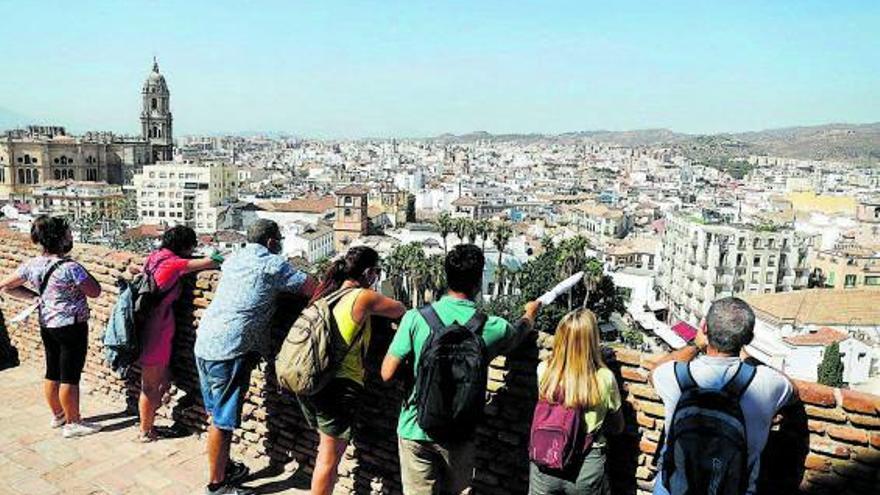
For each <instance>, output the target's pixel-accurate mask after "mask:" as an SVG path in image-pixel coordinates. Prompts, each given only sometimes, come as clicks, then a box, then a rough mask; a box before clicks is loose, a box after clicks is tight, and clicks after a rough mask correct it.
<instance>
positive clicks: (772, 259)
mask: <svg viewBox="0 0 880 495" xmlns="http://www.w3.org/2000/svg"><path fill="white" fill-rule="evenodd" d="M767 266H776V255H775V254H771V255H770V256H768V257H767Z"/></svg>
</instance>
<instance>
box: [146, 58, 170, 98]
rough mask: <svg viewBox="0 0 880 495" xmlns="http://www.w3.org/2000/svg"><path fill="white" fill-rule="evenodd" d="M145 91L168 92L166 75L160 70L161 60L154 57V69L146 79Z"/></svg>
mask: <svg viewBox="0 0 880 495" xmlns="http://www.w3.org/2000/svg"><path fill="white" fill-rule="evenodd" d="M143 92H144V93H167V92H168V85H167V84H166V83H165V76H163V75H162V74H161V73H160V72H159V62H157V61H156V58H155V57H153V70H152V71H151V72H150V75H149V76H147V80H146V81H144V90H143Z"/></svg>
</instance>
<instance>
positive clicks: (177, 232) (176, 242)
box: [162, 225, 199, 256]
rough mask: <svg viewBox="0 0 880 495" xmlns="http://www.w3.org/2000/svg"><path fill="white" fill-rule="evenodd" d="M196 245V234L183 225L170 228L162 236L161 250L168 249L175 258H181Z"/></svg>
mask: <svg viewBox="0 0 880 495" xmlns="http://www.w3.org/2000/svg"><path fill="white" fill-rule="evenodd" d="M198 245H199V241H198V238H196V232H195V231H194V230H193V229H191V228H189V227H187V226H185V225H176V226H174V227H171V228H170V229H168V230H166V231H165V233H164V234H163V235H162V248H164V249H168V250H169V251H171V252H172V253H174V254H176V255H177V256H183V255H184V254H186V252H187V251H189V250H190V249H193V248H195V247H196V246H198Z"/></svg>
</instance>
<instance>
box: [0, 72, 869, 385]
mask: <svg viewBox="0 0 880 495" xmlns="http://www.w3.org/2000/svg"><path fill="white" fill-rule="evenodd" d="M169 79H173V75H169ZM169 86H170V85H169V84H168V83H166V75H165V74H163V73H162V72H161V71H160V68H159V63H158V62H157V61H155V60H154V62H153V65H152V68H151V69H150V70H149V72H148V75H147V77H146V80H145V81H144V84H143V87H142V89H141V94H140V98H141V102H142V112H141V114H140V117H139V118H140V128H141V133H140V134H139V135H136V136H123V135H115V134H113V133H109V132H87V133H85V134H82V135H70V134H69V133H68V132H66V130H65V128H64V127H63V125H62V124H63V123H52V125H31V126H25V127H23V128H18V129H9V130H6V131H5V132H4V134H3V137H2V139H0V194H2V196H3V197H4V198H6V199H5V201H4V205H3V207H2V214H3V222H4V223H5V224H6V225H7V226H8V227H9V228H12V229H16V230H19V231H23V232H27V231H28V230H29V228H30V223H31V221H32V220H33V218H34V217H35V216H36V215H39V214H51V215H61V216H66V217H68V218H69V219H70V220H71V222H72V225H74V227H75V228H74V230H75V237H76V239H77V240H78V241H80V242H83V243H92V244H105V245H110V246H112V247H114V248H117V249H122V250H132V251H138V252H146V251H149V249H151V248H152V247H153V246H154V245H155V242H156V239H158V238H159V237H160V236H161V235H162V232H163V231H164V230H165V229H167V228H169V227H171V226H174V225H179V224H182V225H187V226H189V227H192V228H193V229H195V231H196V232H197V233H198V235H199V251H201V252H205V253H209V252H213V251H215V250H216V251H219V252H221V253H224V254H225V253H230V252H234V251H235V250H236V249H238V248H240V247H242V246H244V244H245V235H244V233H245V231H246V230H247V229H248V227H249V226H250V225H252V224H253V223H254V222H255V221H257V220H258V219H271V220H274V221H276V222H277V223H278V224H279V225H280V226H281V228H282V231H283V235H284V244H283V253H284V255H286V256H287V257H288V258H290V259H291V260H292V261H293V263H294V264H295V265H297V266H301V267H303V268H305V269H306V270H308V271H310V272H312V273H318V272H320V271H321V270H322V269H323V267H325V266H326V264H327V262H328V261H329V260H330V259H332V258H333V257H334V255H336V254H338V253H341V252H344V251H345V250H346V249H347V248H348V247H351V246H356V245H367V246H370V247H372V248H374V249H376V250H377V251H378V252H379V253H380V255H381V256H382V258H383V259H384V260H385V262H384V264H385V268H386V271H385V273H384V275H383V282H382V287H383V291H385V292H387V293H394V294H395V295H396V296H398V297H403V298H404V300H406V301H408V302H411V303H412V304H413V305H418V304H421V303H422V302H425V301H431V300H433V299H434V297H436V296H437V295H438V294H440V293H442V290H443V287H442V283H443V282H442V276H439V277H438V276H437V275H436V274H437V273H438V266H441V268H440V270H441V271H442V254H443V253H444V252H446V251H447V250H448V249H449V248H450V247H451V246H453V245H456V244H459V243H462V242H471V243H476V244H478V245H481V246H482V247H484V249H485V251H486V258H487V266H486V272H485V274H484V279H483V284H484V288H483V294H484V296H483V299H484V303H485V304H489V305H496V306H497V307H499V308H501V307H503V306H504V305H505V304H506V303H507V302H509V301H512V300H518V299H522V298H523V297H525V296H529V297H534V295H533V293H535V294H537V293H540V292H536V291H538V290H539V289H541V288H542V287H544V286H547V285H550V284H552V283H555V282H557V281H558V280H560V279H561V278H564V276H566V275H570V274H571V273H574V272H575V271H577V270H580V269H581V267H582V266H590V267H592V268H591V269H592V274H591V275H590V276H589V277H587V279H585V282H584V284H583V285H584V287H583V289H582V290H581V292H577V291H576V292H575V295H573V296H572V297H571V299H578V300H574V301H569V305H572V304H574V305H579V304H582V303H583V304H585V305H589V306H590V307H593V308H601V311H598V313H599V314H600V316H602V320H603V321H602V336H603V340H605V341H606V342H608V343H614V345H619V346H624V347H632V348H636V349H642V350H654V351H662V350H670V349H677V348H680V347H682V346H684V345H685V343H686V342H689V341H691V340H692V339H693V338H694V335H695V333H696V328H697V326H698V325H699V323H700V321H701V319H702V318H703V317H704V316H705V313H706V310H707V308H708V307H709V305H710V304H711V303H712V301H714V300H715V299H717V298H719V297H724V296H730V295H736V296H740V297H742V298H744V299H745V300H746V301H748V302H749V304H751V305H752V306H753V308H754V309H755V311H756V313H757V315H758V325H757V327H756V331H755V332H756V336H755V339H754V341H753V342H752V343H751V345H750V346H749V348H748V352H749V353H750V355H752V356H754V357H756V358H758V359H759V360H761V361H762V362H765V363H767V364H771V365H773V366H774V367H777V368H778V369H781V370H784V371H785V372H786V373H788V374H790V375H791V376H793V377H795V378H799V379H803V380H808V381H816V380H819V379H820V376H819V375H820V368H821V367H822V363H823V361H826V362H827V361H828V358H827V355H828V352H829V350H832V352H833V353H835V355H837V356H839V359H840V361H841V362H842V363H843V365H842V376H840V377H838V380H839V381H840V384H846V385H847V386H849V387H851V388H855V389H860V390H866V391H871V392H874V393H876V392H878V391H880V305H878V304H877V301H878V295H880V195H878V190H880V167H878V166H877V164H878V157H877V155H876V152H875V153H874V154H867V155H862V156H854V157H847V156H845V155H844V156H839V154H838V155H834V154H831V155H830V156H827V157H820V158H804V157H801V158H799V157H793V156H792V154H791V153H786V154H785V155H784V156H782V155H780V156H775V155H773V154H770V153H766V152H765V153H764V154H762V153H761V152H760V151H756V149H757V148H754V147H748V146H744V145H743V143H742V142H739V143H736V142H735V139H734V138H732V137H730V136H726V137H725V136H722V137H720V138H718V140H717V141H718V142H710V143H708V144H706V143H705V142H704V143H702V144H701V146H700V147H697V146H695V145H692V144H689V143H687V142H683V141H682V138H681V136H680V135H674V134H673V133H669V134H670V135H666V133H664V132H660V131H634V132H632V133H607V132H605V133H603V132H598V133H587V132H584V133H571V134H563V135H537V134H536V135H492V134H488V133H473V134H470V135H464V136H454V135H443V136H438V137H434V138H418V139H416V138H399V139H358V140H314V139H308V138H303V137H294V136H286V135H281V134H275V135H271V134H266V135H224V136H177V135H175V134H174V132H173V117H172V111H171V109H172V108H173V105H172V103H171V91H170V89H169ZM133 93H134V94H132V98H137V97H138V95H137V93H136V92H133ZM137 118H138V116H135V115H133V116H132V120H133V121H135V120H136V119H137ZM875 127H876V126H875ZM872 129H874V128H871V127H870V126H869V127H868V128H867V130H868V131H871V130H872ZM792 132H795V131H792ZM856 132H859V129H858V127H856V128H855V130H853V129H852V128H847V127H846V126H843V128H841V129H836V128H834V127H833V126H830V127H829V128H827V129H820V130H817V131H816V133H817V134H821V135H819V137H817V138H816V139H817V140H823V139H824V140H826V141H828V142H831V143H833V142H834V140H835V139H837V137H839V136H840V135H841V134H843V135H847V134H852V133H856ZM874 132H875V133H876V130H874ZM664 141H665V142H664ZM730 142H734V144H735V145H733V146H731V145H730ZM875 144H876V143H875ZM725 146H727V148H725ZM737 146H738V147H737ZM719 148H724V153H723V154H718V153H716V151H717V150H718V149H719ZM765 149H766V148H765ZM770 149H771V152H772V148H770ZM875 149H876V147H875ZM694 150H696V152H695V151H694ZM731 150H732V151H731ZM572 253H574V254H575V255H576V256H575V261H572ZM550 258H553V259H555V260H562V261H559V262H558V263H557V262H556V261H553V263H557V265H558V266H556V267H555V269H554V270H551V271H550V272H541V271H540V270H541V267H542V266H544V265H547V263H549V262H550V261H548V260H550ZM438 263H439V264H440V265H438ZM542 264H543V265H542ZM585 264H586V265H585ZM545 268H546V266H545ZM541 277H543V278H541Z"/></svg>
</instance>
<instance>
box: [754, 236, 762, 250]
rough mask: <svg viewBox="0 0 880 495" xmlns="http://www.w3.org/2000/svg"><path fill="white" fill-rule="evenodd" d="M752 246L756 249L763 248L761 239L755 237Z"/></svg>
mask: <svg viewBox="0 0 880 495" xmlns="http://www.w3.org/2000/svg"><path fill="white" fill-rule="evenodd" d="M752 247H753V248H755V249H761V239H760V238H755V241H754V242H753V243H752Z"/></svg>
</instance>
